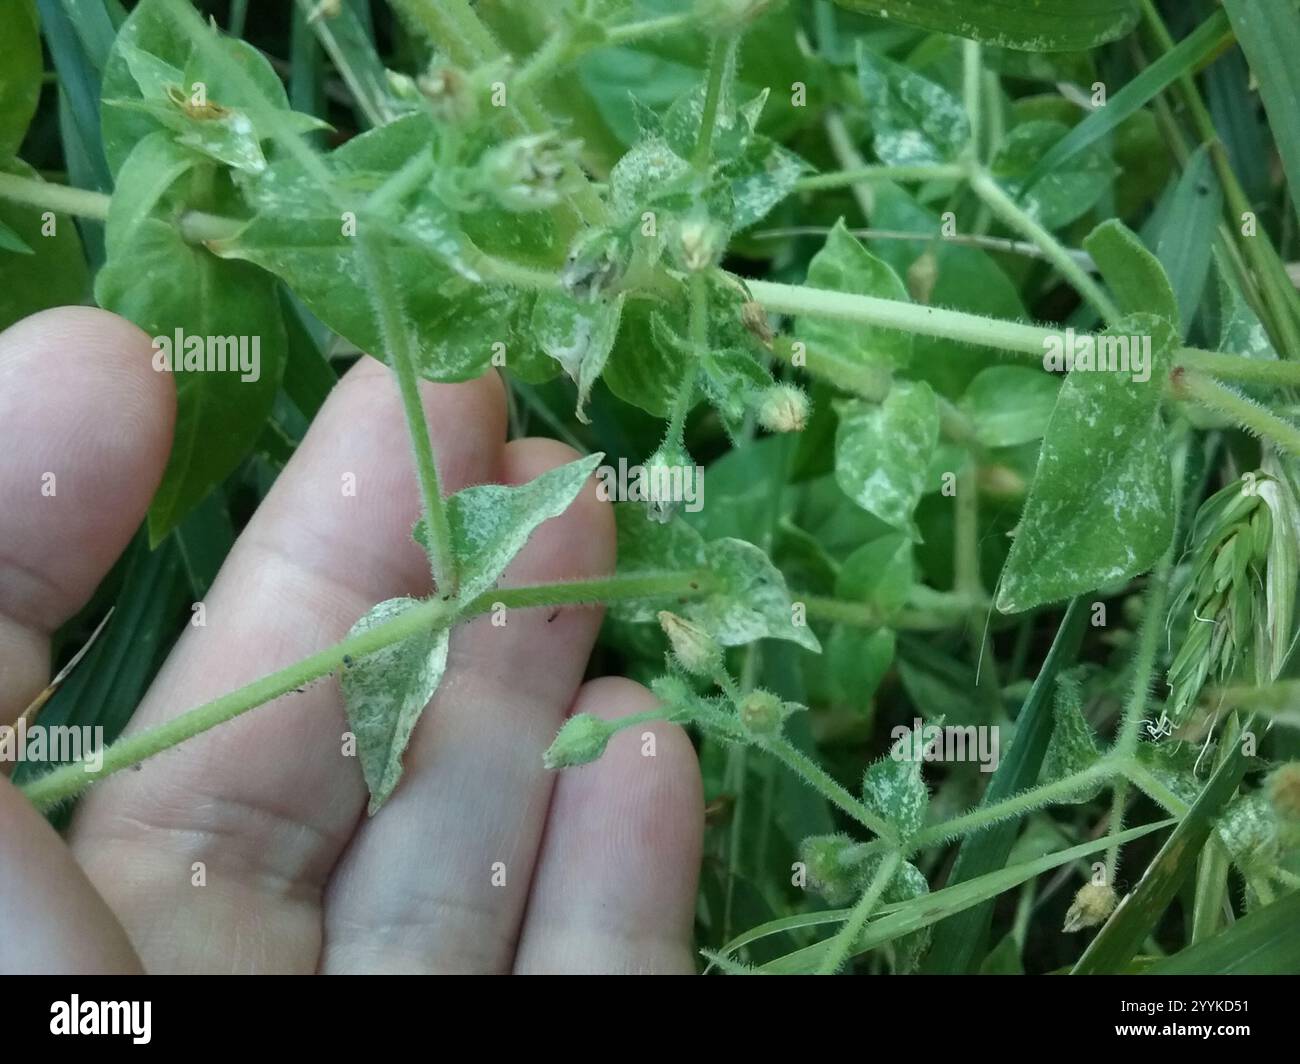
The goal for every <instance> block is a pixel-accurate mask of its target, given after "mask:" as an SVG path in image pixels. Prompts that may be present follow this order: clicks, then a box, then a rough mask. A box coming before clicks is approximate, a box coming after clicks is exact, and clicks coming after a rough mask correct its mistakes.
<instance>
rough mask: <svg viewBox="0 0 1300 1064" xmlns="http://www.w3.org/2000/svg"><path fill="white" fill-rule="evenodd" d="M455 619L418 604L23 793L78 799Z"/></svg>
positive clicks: (437, 605)
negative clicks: (348, 663)
mask: <svg viewBox="0 0 1300 1064" xmlns="http://www.w3.org/2000/svg"><path fill="white" fill-rule="evenodd" d="M455 615H456V613H455V607H454V606H450V605H448V604H446V603H443V602H440V601H438V600H437V599H430V600H429V601H427V602H422V603H421V604H420V605H418V606H413V607H411V609H409V610H407V611H406V612H405V613H403V614H401V615H400V616H398V617H394V618H393V619H392V620H391V621H387V622H385V623H384V624H381V625H378V626H376V627H374V628H371V629H370V630H369V631H366V632H362V633H360V634H358V635H354V636H350V637H348V638H347V639H344V640H343V641H342V642H340V643H335V644H334V645H333V646H332V647H328V648H327V649H325V650H322V651H320V652H318V653H316V654H312V655H311V656H310V657H307V658H304V659H303V660H301V661H298V662H295V663H294V664H293V665H290V666H288V667H287V668H284V669H281V670H280V671H278V672H274V673H271V675H269V676H264V677H262V678H261V679H260V680H254V681H253V682H252V683H251V684H248V685H247V686H245V687H241V688H239V689H238V690H237V691H232V692H230V693H229V694H227V695H222V696H221V697H220V698H216V699H214V700H213V701H211V702H208V703H206V704H204V705H202V706H199V707H198V708H197V709H192V710H190V711H189V712H188V713H182V714H181V715H180V716H179V717H174V718H173V719H171V720H169V721H167V722H166V723H165V724H161V725H159V726H158V727H156V728H151V729H149V730H148V731H144V732H140V733H138V734H136V735H128V736H126V737H124V738H122V739H119V740H118V741H117V742H115V743H113V744H111V745H110V746H109V747H108V748H107V749H105V750H104V751H103V762H102V764H100V766H99V767H98V768H97V769H92V768H91V767H90V765H89V764H88V763H87V762H86V761H80V762H73V763H72V764H69V765H63V766H61V767H60V768H57V769H55V770H54V771H53V772H50V773H47V774H46V775H44V776H41V777H40V778H38V779H36V780H34V781H33V782H31V783H29V784H28V785H27V786H26V787H24V788H23V793H24V794H26V795H27V798H28V800H29V801H31V802H32V804H33V805H35V806H36V807H37V808H38V809H48V808H49V807H50V806H52V805H55V804H57V803H59V802H61V801H64V800H66V799H68V798H71V797H73V796H74V795H76V794H78V793H79V792H80V791H82V790H84V789H85V788H86V787H88V786H89V785H90V784H92V783H94V782H95V781H96V780H100V779H103V778H104V777H105V776H110V775H112V774H113V773H114V772H118V771H120V770H121V769H124V768H127V767H128V766H130V765H134V764H137V763H138V762H140V761H143V760H145V759H146V758H149V757H152V756H153V755H154V754H157V753H161V752H162V751H163V750H166V749H168V748H169V747H172V746H175V745H176V744H177V743H181V742H184V741H185V740H186V739H190V738H193V737H194V736H196V735H198V734H199V733H201V732H205V731H207V730H208V729H209V728H214V727H216V726H217V725H218V724H224V723H225V722H226V721H228V720H233V719H234V718H235V717H237V716H239V715H240V714H242V713H246V712H247V711H248V710H250V709H254V708H256V707H257V706H260V705H263V704H264V703H266V702H270V701H271V700H272V699H275V698H279V697H280V696H281V695H285V694H288V693H289V692H290V691H292V690H294V689H295V688H298V687H301V686H302V685H303V684H305V683H309V682H311V681H312V680H316V679H319V678H320V677H321V676H324V675H326V674H327V673H330V672H333V671H334V670H335V669H338V668H340V667H341V666H342V665H343V664H344V659H345V658H347V659H349V660H351V659H352V658H361V657H364V656H365V655H367V654H373V653H374V652H375V651H376V650H380V649H382V648H383V647H386V646H389V645H391V644H393V643H397V642H400V641H401V640H403V639H406V638H408V637H410V636H412V635H415V634H416V633H417V632H421V631H427V630H429V629H432V628H436V627H440V626H442V625H445V624H448V623H450V622H451V620H452V619H453V618H454V617H455Z"/></svg>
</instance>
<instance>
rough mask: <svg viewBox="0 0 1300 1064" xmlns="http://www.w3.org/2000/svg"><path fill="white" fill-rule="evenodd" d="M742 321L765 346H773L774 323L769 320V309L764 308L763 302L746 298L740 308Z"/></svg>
mask: <svg viewBox="0 0 1300 1064" xmlns="http://www.w3.org/2000/svg"><path fill="white" fill-rule="evenodd" d="M740 323H741V324H742V325H743V326H744V327H745V329H746V330H747V331H748V332H749V333H750V334H751V335H753V336H754V337H755V338H757V340H758V342H759V343H761V344H762V345H763V346H764V347H767V348H770V347H771V346H772V337H773V335H774V334H773V332H772V325H771V323H770V322H769V321H768V320H767V311H766V310H764V309H763V304H762V303H759V302H756V301H755V300H752V299H750V300H746V301H745V302H744V303H743V304H742V305H741V308H740Z"/></svg>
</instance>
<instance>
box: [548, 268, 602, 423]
mask: <svg viewBox="0 0 1300 1064" xmlns="http://www.w3.org/2000/svg"><path fill="white" fill-rule="evenodd" d="M622 314H623V296H621V295H620V296H618V297H616V298H614V299H612V300H605V299H596V300H590V301H583V302H579V301H578V300H576V299H574V298H573V297H572V296H570V295H568V294H567V293H565V292H543V293H542V294H541V295H540V296H538V298H537V303H536V304H535V305H534V307H533V335H534V337H535V338H536V341H537V344H538V346H539V347H541V349H542V350H543V351H544V352H545V353H546V354H547V355H549V356H550V357H551V358H553V359H555V361H556V362H558V363H559V364H560V366H561V367H563V369H564V372H565V373H567V374H568V375H569V377H570V379H571V380H572V381H573V382H574V383H575V384H576V385H577V386H578V402H577V407H576V410H575V411H574V412H575V413H576V414H577V417H578V420H579V421H581V422H582V423H583V424H584V425H585V424H589V423H590V422H589V419H588V417H587V414H586V411H585V407H586V405H587V398H588V396H590V394H591V389H592V386H593V385H594V384H595V383H596V381H597V380H598V379H599V378H600V375H601V373H603V372H604V369H605V363H606V361H608V359H609V353H610V351H612V350H613V348H614V339H615V337H617V336H618V323H619V320H620V318H621V317H622Z"/></svg>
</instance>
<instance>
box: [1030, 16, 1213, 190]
mask: <svg viewBox="0 0 1300 1064" xmlns="http://www.w3.org/2000/svg"><path fill="white" fill-rule="evenodd" d="M1231 36H1232V33H1231V30H1230V29H1229V27H1228V19H1227V16H1225V15H1224V13H1223V12H1222V11H1219V10H1216V11H1215V12H1214V14H1213V15H1211V16H1210V17H1209V18H1208V19H1206V20H1205V21H1204V22H1203V23H1201V25H1200V26H1198V27H1197V28H1196V30H1195V31H1194V32H1193V33H1190V34H1188V36H1187V37H1186V38H1184V39H1183V41H1181V42H1180V43H1179V45H1178V47H1176V48H1175V49H1174V50H1173V51H1172V52H1168V53H1166V54H1165V55H1162V56H1161V57H1160V58H1159V59H1157V60H1156V61H1155V62H1154V63H1152V64H1151V65H1150V66H1149V67H1147V68H1146V69H1145V70H1144V71H1142V73H1141V74H1139V75H1138V76H1137V77H1135V78H1134V79H1133V80H1132V81H1130V82H1129V83H1128V84H1127V85H1125V86H1124V87H1123V88H1122V89H1120V90H1119V92H1117V93H1115V95H1114V96H1111V97H1110V98H1109V99H1108V100H1107V101H1106V106H1105V107H1099V108H1097V110H1095V111H1093V112H1092V114H1090V115H1089V116H1088V117H1087V118H1085V119H1084V120H1083V121H1082V122H1080V123H1079V124H1078V125H1077V126H1075V127H1074V128H1073V129H1072V130H1070V132H1069V133H1068V134H1067V135H1066V136H1064V137H1062V138H1061V139H1060V140H1059V141H1057V142H1056V143H1055V144H1054V145H1053V146H1052V147H1051V149H1050V150H1049V151H1048V152H1047V153H1046V154H1045V155H1044V156H1043V157H1042V158H1041V159H1039V160H1038V163H1037V165H1036V166H1035V167H1034V168H1033V170H1031V171H1030V172H1029V176H1028V177H1027V178H1026V179H1025V184H1024V189H1023V190H1022V192H1021V195H1022V196H1023V195H1024V194H1025V193H1027V192H1028V191H1029V190H1030V189H1031V188H1033V187H1034V184H1035V183H1036V182H1037V181H1039V180H1040V179H1041V178H1043V177H1045V176H1046V175H1047V174H1049V173H1051V172H1052V171H1053V170H1055V169H1057V168H1059V167H1060V166H1062V165H1064V164H1065V163H1067V162H1069V161H1070V160H1071V159H1072V158H1074V156H1076V155H1078V154H1079V152H1081V151H1083V150H1084V149H1085V148H1086V147H1088V146H1089V145H1090V144H1095V143H1096V142H1097V141H1098V140H1100V139H1101V138H1102V137H1104V136H1106V134H1107V133H1110V132H1112V131H1113V130H1115V129H1116V128H1117V127H1118V126H1119V124H1120V123H1121V122H1123V121H1124V120H1125V119H1126V118H1128V117H1129V116H1130V115H1133V114H1136V113H1137V112H1138V111H1140V110H1141V109H1142V108H1143V107H1145V106H1146V105H1147V104H1148V103H1150V102H1151V100H1153V99H1154V98H1155V97H1156V96H1158V95H1159V94H1160V93H1161V92H1163V91H1164V90H1165V89H1167V88H1168V87H1169V86H1170V85H1171V84H1173V82H1174V81H1175V80H1177V79H1178V78H1179V77H1181V76H1182V75H1183V74H1186V73H1187V72H1188V71H1191V70H1195V69H1196V68H1197V67H1198V66H1199V65H1200V64H1201V63H1203V62H1204V61H1205V60H1206V59H1207V58H1209V57H1210V56H1212V55H1214V53H1215V52H1217V51H1218V50H1219V49H1220V48H1222V47H1223V45H1224V44H1225V42H1227V41H1228V40H1230V39H1231Z"/></svg>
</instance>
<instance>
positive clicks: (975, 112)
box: [961, 40, 984, 162]
mask: <svg viewBox="0 0 1300 1064" xmlns="http://www.w3.org/2000/svg"><path fill="white" fill-rule="evenodd" d="M982 60H983V48H982V47H981V46H980V43H979V41H971V40H965V41H962V50H961V69H962V100H963V102H964V103H965V106H966V117H967V118H968V119H969V120H970V144H969V145H968V146H967V149H968V152H969V158H971V159H972V160H974V161H976V162H978V161H979V158H980V135H981V134H982V132H983V130H982V129H981V126H982V125H983V124H984V123H983V113H982V103H983V86H982V84H981V82H982V80H983V73H984V65H983V61H982Z"/></svg>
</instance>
